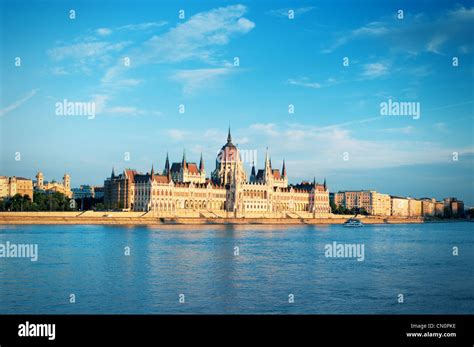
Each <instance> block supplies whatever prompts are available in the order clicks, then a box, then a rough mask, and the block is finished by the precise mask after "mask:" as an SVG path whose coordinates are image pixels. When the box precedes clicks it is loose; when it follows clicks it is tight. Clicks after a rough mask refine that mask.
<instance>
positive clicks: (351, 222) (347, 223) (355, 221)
mask: <svg viewBox="0 0 474 347" xmlns="http://www.w3.org/2000/svg"><path fill="white" fill-rule="evenodd" d="M344 226H345V227H356V228H360V227H363V226H364V224H363V223H362V222H361V221H360V220H358V219H349V220H347V221H345V222H344Z"/></svg>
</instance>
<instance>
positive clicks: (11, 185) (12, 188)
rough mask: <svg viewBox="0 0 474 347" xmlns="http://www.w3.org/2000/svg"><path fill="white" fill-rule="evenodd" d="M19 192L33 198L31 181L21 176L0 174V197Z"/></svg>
mask: <svg viewBox="0 0 474 347" xmlns="http://www.w3.org/2000/svg"><path fill="white" fill-rule="evenodd" d="M16 194H20V195H22V196H24V195H28V197H29V198H30V200H33V181H32V180H30V179H28V178H23V177H15V176H13V177H7V176H0V198H10V197H12V196H15V195H16Z"/></svg>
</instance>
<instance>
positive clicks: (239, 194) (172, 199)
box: [104, 129, 331, 218]
mask: <svg viewBox="0 0 474 347" xmlns="http://www.w3.org/2000/svg"><path fill="white" fill-rule="evenodd" d="M104 203H105V206H106V208H108V209H120V210H129V211H143V212H144V213H147V215H148V214H149V215H150V216H156V217H207V218H230V217H232V218H245V217H249V218H250V217H254V218H259V217H262V218H265V217H268V218H298V217H300V218H318V217H327V216H329V215H330V213H331V208H330V205H329V191H328V188H327V186H326V180H324V184H318V183H316V181H315V180H313V182H302V183H300V184H295V185H292V184H289V183H288V176H287V172H286V167H285V162H284V161H283V165H282V169H281V171H280V170H278V169H273V168H272V164H271V159H270V158H269V155H268V151H267V154H266V157H265V165H264V168H263V169H259V170H258V171H256V169H255V166H254V165H253V166H252V170H251V173H250V177H248V176H247V173H246V171H245V168H244V166H243V163H242V160H241V157H240V154H239V150H238V148H237V147H236V146H235V145H234V144H233V143H232V136H231V133H230V129H229V133H228V136H227V142H226V143H225V144H224V146H223V147H222V148H221V150H220V151H219V153H218V155H217V158H216V167H215V169H214V171H212V172H211V174H210V177H206V171H205V169H204V162H203V159H202V155H201V159H200V162H199V165H197V164H196V163H192V162H188V161H187V160H186V155H185V153H183V157H182V160H181V162H179V163H173V164H172V165H170V162H169V157H168V155H167V156H166V161H165V165H164V169H163V171H162V172H161V173H158V172H155V170H154V168H153V166H152V168H151V170H150V172H148V173H145V174H142V173H138V172H137V171H135V170H131V169H126V170H124V171H123V173H121V174H119V175H116V174H115V172H114V170H113V169H112V174H111V176H110V177H109V178H107V179H106V180H105V182H104Z"/></svg>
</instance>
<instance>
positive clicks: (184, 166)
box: [181, 149, 187, 170]
mask: <svg viewBox="0 0 474 347" xmlns="http://www.w3.org/2000/svg"><path fill="white" fill-rule="evenodd" d="M181 166H182V167H183V170H184V169H186V166H187V165H186V151H185V150H184V149H183V160H182V161H181Z"/></svg>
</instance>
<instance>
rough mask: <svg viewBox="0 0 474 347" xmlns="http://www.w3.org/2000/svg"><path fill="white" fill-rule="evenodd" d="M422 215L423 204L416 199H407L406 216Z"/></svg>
mask: <svg viewBox="0 0 474 347" xmlns="http://www.w3.org/2000/svg"><path fill="white" fill-rule="evenodd" d="M422 215H423V204H422V201H421V200H418V199H412V198H409V199H408V216H409V217H421V216H422Z"/></svg>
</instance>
